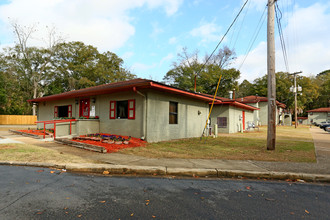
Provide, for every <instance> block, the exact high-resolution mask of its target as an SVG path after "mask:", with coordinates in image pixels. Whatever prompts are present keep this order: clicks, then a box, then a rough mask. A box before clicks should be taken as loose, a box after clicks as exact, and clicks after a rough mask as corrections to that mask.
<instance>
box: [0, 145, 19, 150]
mask: <svg viewBox="0 0 330 220" xmlns="http://www.w3.org/2000/svg"><path fill="white" fill-rule="evenodd" d="M13 148H16V147H15V146H10V145H0V150H5V149H13Z"/></svg>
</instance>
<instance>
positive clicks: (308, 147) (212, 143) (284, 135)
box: [120, 127, 316, 162]
mask: <svg viewBox="0 0 330 220" xmlns="http://www.w3.org/2000/svg"><path fill="white" fill-rule="evenodd" d="M266 136H267V130H266V127H262V128H261V129H260V131H259V132H258V131H256V132H248V133H243V134H241V133H235V134H225V135H222V134H220V137H218V138H212V137H208V138H203V139H202V140H200V138H190V139H184V140H176V141H165V142H159V143H149V144H147V146H146V147H141V148H129V149H124V150H122V151H120V152H121V153H124V154H132V155H140V156H144V157H153V158H200V159H230V160H262V161H283V162H315V161H316V160H315V150H314V143H313V140H312V136H311V134H310V132H309V129H308V128H303V127H301V128H299V129H294V128H291V127H277V141H276V149H275V151H268V150H267V149H266V142H267V141H266Z"/></svg>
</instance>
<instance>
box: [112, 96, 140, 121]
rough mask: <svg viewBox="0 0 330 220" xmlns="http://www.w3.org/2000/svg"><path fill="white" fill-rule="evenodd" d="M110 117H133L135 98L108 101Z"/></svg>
mask: <svg viewBox="0 0 330 220" xmlns="http://www.w3.org/2000/svg"><path fill="white" fill-rule="evenodd" d="M110 119H135V99H130V100H123V101H110Z"/></svg>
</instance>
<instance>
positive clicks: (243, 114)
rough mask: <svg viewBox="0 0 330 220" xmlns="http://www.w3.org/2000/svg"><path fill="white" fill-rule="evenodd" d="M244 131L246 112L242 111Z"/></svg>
mask: <svg viewBox="0 0 330 220" xmlns="http://www.w3.org/2000/svg"><path fill="white" fill-rule="evenodd" d="M242 120H243V131H244V130H245V111H242Z"/></svg>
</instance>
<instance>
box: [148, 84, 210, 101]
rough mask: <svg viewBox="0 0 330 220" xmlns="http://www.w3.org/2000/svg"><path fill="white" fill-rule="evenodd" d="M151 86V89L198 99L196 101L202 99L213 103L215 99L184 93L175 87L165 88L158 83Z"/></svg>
mask: <svg viewBox="0 0 330 220" xmlns="http://www.w3.org/2000/svg"><path fill="white" fill-rule="evenodd" d="M150 84H151V88H154V89H159V90H163V91H164V90H165V91H167V92H170V93H174V94H180V95H183V96H188V97H192V98H196V99H200V100H204V101H207V102H209V101H213V99H211V98H209V97H206V96H203V95H200V94H198V93H192V92H188V91H184V90H181V89H177V88H174V87H168V86H165V85H161V84H156V83H152V82H151V83H150Z"/></svg>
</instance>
